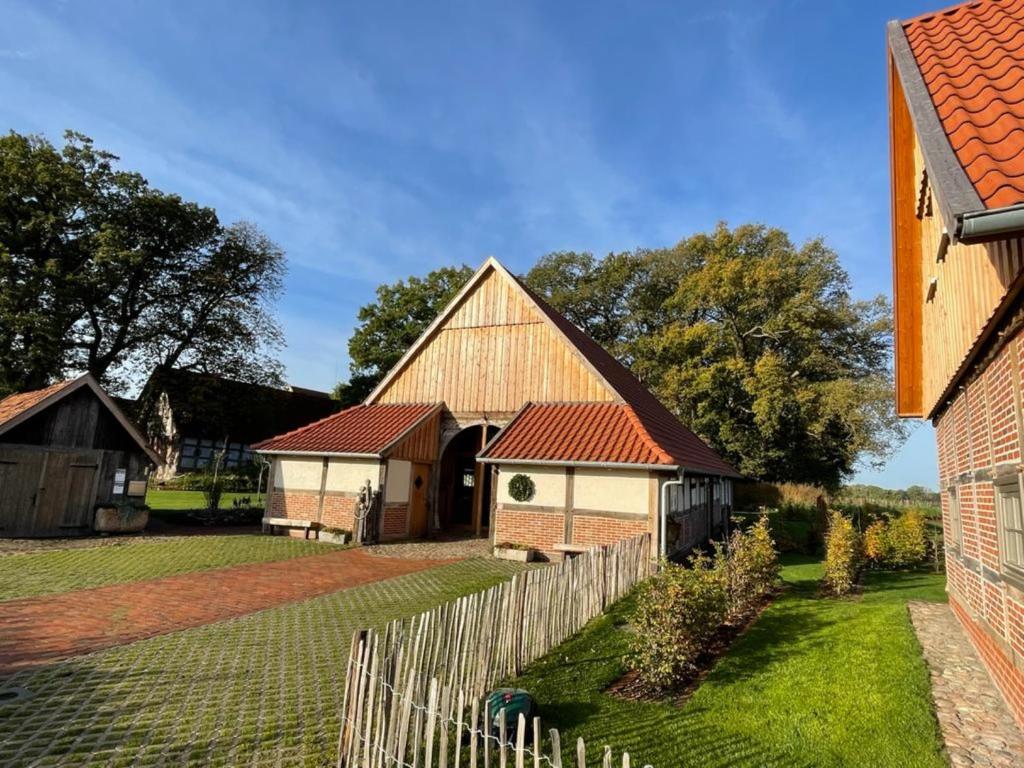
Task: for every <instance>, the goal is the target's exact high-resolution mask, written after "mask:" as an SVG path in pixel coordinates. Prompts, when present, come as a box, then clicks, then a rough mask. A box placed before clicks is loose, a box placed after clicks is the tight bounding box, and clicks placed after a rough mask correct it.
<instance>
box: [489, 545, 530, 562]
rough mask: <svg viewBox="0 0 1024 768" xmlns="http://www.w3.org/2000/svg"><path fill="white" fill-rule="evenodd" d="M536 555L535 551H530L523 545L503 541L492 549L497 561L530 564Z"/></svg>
mask: <svg viewBox="0 0 1024 768" xmlns="http://www.w3.org/2000/svg"><path fill="white" fill-rule="evenodd" d="M536 554H537V552H536V550H533V549H531V548H530V547H528V546H526V545H525V544H513V543H512V542H510V541H503V542H502V543H501V544H497V545H495V547H494V556H495V557H496V558H498V559H499V560H515V561H516V562H517V563H529V562H532V561H533V559H534V556H535V555H536Z"/></svg>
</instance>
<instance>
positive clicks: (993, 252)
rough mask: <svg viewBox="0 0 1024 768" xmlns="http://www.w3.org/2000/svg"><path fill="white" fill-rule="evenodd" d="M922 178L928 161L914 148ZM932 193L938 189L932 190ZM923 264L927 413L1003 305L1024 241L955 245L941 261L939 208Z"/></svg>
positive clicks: (928, 217) (927, 231) (1023, 264)
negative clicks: (933, 284) (930, 289)
mask: <svg viewBox="0 0 1024 768" xmlns="http://www.w3.org/2000/svg"><path fill="white" fill-rule="evenodd" d="M915 165H916V167H917V172H918V174H923V172H924V159H923V157H922V155H921V152H920V150H919V149H917V148H915ZM931 193H932V194H933V195H935V194H937V191H936V190H934V189H932V190H931ZM922 224H923V226H922V233H921V242H922V245H921V262H922V272H923V275H924V281H923V286H922V288H921V294H920V297H919V301H920V302H921V304H922V307H923V309H922V321H921V322H922V329H923V333H922V336H923V348H922V357H923V371H922V378H923V386H922V389H923V405H924V413H925V414H927V413H929V412H931V411H932V410H933V409H934V408H935V407H936V406H937V405H939V402H938V401H939V398H940V397H941V396H942V394H943V392H944V391H945V390H946V388H947V386H948V385H949V383H950V382H951V381H952V379H953V377H954V376H955V375H956V373H957V371H958V369H959V368H960V366H961V364H962V363H963V361H964V359H965V358H966V357H967V355H968V353H969V352H970V351H971V349H972V348H973V347H974V344H975V342H976V341H977V339H978V337H979V336H980V334H981V333H982V331H983V330H984V329H985V327H986V326H987V325H988V322H989V320H990V319H991V318H992V316H993V314H994V313H995V312H996V310H997V309H998V308H999V307H1000V305H1001V304H1002V302H1003V300H1004V298H1005V297H1006V296H1007V293H1008V292H1009V290H1010V289H1011V286H1012V285H1013V284H1014V282H1015V281H1016V280H1017V278H1018V276H1019V275H1020V274H1021V270H1022V268H1024V240H1022V239H1020V238H1014V239H1010V240H999V241H996V242H992V243H977V244H974V245H965V244H963V243H957V244H955V245H950V246H949V248H948V249H947V251H946V255H945V258H944V259H943V260H942V261H938V260H937V255H938V253H939V248H940V244H941V240H942V233H943V228H944V222H943V221H942V217H941V215H940V213H939V208H938V206H937V205H932V206H931V212H930V214H929V213H928V212H927V211H926V212H925V213H924V215H923V216H922ZM932 279H935V280H936V287H935V294H934V296H933V297H932V299H931V300H930V301H929V300H928V299H927V291H928V285H929V283H930V282H931V280H932Z"/></svg>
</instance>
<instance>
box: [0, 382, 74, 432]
mask: <svg viewBox="0 0 1024 768" xmlns="http://www.w3.org/2000/svg"><path fill="white" fill-rule="evenodd" d="M76 381H77V379H68V380H67V381H58V382H57V383H56V384H51V385H50V386H48V387H44V388H43V389H34V390H32V391H30V392H16V393H14V394H13V395H8V396H7V397H5V398H4V399H3V400H0V425H3V424H6V423H7V422H8V421H10V420H11V419H13V418H15V417H16V416H20V415H21V414H23V413H24V412H25V411H27V410H29V409H30V408H34V407H35V406H36V405H38V404H39V403H41V402H43V400H45V399H46V398H48V397H50V395H54V394H56V393H57V392H60V391H61V390H62V389H64V388H65V387H67V386H70V385H71V384H74V383H75V382H76Z"/></svg>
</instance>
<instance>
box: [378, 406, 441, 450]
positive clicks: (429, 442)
mask: <svg viewBox="0 0 1024 768" xmlns="http://www.w3.org/2000/svg"><path fill="white" fill-rule="evenodd" d="M441 413H442V410H441V408H438V409H437V410H436V411H435V412H434V413H433V414H432V415H431V416H430V417H429V418H427V419H424V420H423V421H421V422H420V423H419V424H417V425H416V427H415V428H414V429H413V430H412V431H411V432H410V433H409V434H408V435H406V436H405V437H403V438H402V439H401V440H400V441H399V442H398V443H396V444H395V446H394V447H393V448H391V449H390V450H389V451H388V454H387V456H388V458H389V459H404V460H406V461H423V462H428V461H436V460H437V453H438V446H439V445H440V443H441Z"/></svg>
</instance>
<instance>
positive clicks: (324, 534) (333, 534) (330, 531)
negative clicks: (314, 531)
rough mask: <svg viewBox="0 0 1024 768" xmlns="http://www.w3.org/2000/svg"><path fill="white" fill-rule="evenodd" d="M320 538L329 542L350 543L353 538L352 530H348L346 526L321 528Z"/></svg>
mask: <svg viewBox="0 0 1024 768" xmlns="http://www.w3.org/2000/svg"><path fill="white" fill-rule="evenodd" d="M318 538H319V539H320V541H323V542H326V543H328V544H348V542H349V539H351V538H352V531H346V530H345V529H344V528H321V529H320V535H319V537H318Z"/></svg>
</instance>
